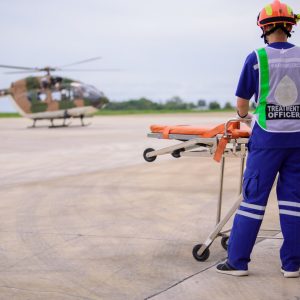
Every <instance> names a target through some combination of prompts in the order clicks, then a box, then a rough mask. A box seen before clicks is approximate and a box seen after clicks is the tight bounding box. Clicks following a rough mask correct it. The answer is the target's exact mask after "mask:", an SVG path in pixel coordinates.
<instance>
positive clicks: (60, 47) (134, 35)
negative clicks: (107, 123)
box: [0, 0, 300, 111]
mask: <svg viewBox="0 0 300 300" xmlns="http://www.w3.org/2000/svg"><path fill="white" fill-rule="evenodd" d="M268 2H271V1H267V2H265V1H261V0H251V1H241V0H230V1H225V0H220V1H218V0H216V1H214V2H212V1H202V0H147V1H146V0H84V1H82V0H75V1H74V0H73V1H71V0H51V1H46V0H26V1H23V0H1V2H0V11H1V18H0V36H1V50H0V51H1V52H0V53H1V56H0V64H11V65H20V66H28V67H43V66H46V65H51V66H59V65H64V64H68V63H72V62H76V61H80V60H84V59H87V58H90V57H95V56H101V57H102V59H101V60H99V61H95V62H92V63H88V64H85V65H81V66H78V67H82V68H118V69H121V71H119V72H100V73H99V72H98V73H75V72H73V73H70V72H68V73H67V72H64V73H57V75H63V76H67V77H70V78H73V79H77V80H80V81H83V82H85V83H89V84H93V85H94V86H96V87H97V88H98V89H100V90H101V91H103V92H104V93H105V94H106V95H107V97H108V98H110V99H111V100H118V101H121V100H127V99H129V98H139V97H148V98H150V99H152V100H156V101H162V100H166V99H168V98H171V97H172V96H180V97H181V98H183V99H184V100H187V101H197V100H198V99H206V100H208V101H210V100H218V101H220V102H222V103H224V102H226V101H231V102H232V103H234V101H235V97H234V94H235V89H236V85H237V81H238V78H239V75H240V71H241V68H242V66H243V63H244V60H245V58H246V56H247V55H248V54H249V53H250V52H251V51H252V50H254V49H255V48H258V47H261V46H263V45H264V44H263V40H262V39H261V38H260V35H261V31H260V29H259V27H257V26H256V17H257V15H258V12H259V11H260V9H261V8H262V7H263V6H264V5H265V4H267V3H268ZM288 4H289V5H290V6H291V7H292V8H293V9H294V12H295V13H300V2H299V0H289V2H288ZM290 41H291V42H293V43H295V44H298V45H300V28H297V27H296V29H295V34H294V36H293V37H292V39H291V40H290ZM4 71H5V70H3V72H4ZM3 72H2V70H1V71H0V88H7V87H9V86H10V83H11V82H13V81H14V80H17V79H20V78H22V77H24V76H22V74H20V75H4V74H3ZM2 99H3V98H2ZM2 99H0V111H9V110H13V108H12V106H11V104H10V103H9V101H8V100H7V99H4V100H2Z"/></svg>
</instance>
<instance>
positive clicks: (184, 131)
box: [143, 119, 279, 261]
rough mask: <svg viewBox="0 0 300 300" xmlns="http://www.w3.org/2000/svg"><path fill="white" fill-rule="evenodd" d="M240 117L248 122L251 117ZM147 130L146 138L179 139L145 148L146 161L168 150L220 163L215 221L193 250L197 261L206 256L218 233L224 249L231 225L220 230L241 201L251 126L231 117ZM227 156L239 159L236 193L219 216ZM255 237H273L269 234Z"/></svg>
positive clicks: (177, 154)
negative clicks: (214, 123)
mask: <svg viewBox="0 0 300 300" xmlns="http://www.w3.org/2000/svg"><path fill="white" fill-rule="evenodd" d="M243 121H244V122H250V121H251V120H243ZM150 130H151V132H150V133H148V135H147V136H148V137H149V138H157V139H169V140H177V141H180V143H179V144H176V145H173V146H169V147H165V148H162V149H159V150H155V149H153V148H147V149H145V151H144V153H143V157H144V159H145V160H146V161H147V162H153V161H154V160H156V158H157V157H158V156H160V155H166V154H171V155H172V156H173V157H175V158H179V157H182V156H188V157H212V158H213V159H214V160H215V161H217V162H220V163H221V164H220V182H219V195H218V204H217V215H216V225H215V228H214V229H213V231H212V232H211V233H210V234H209V236H208V237H207V239H206V240H205V242H204V243H203V244H197V245H195V246H194V248H193V251H192V253H193V256H194V258H195V259H196V260H197V261H205V260H207V259H208V257H209V255H210V251H209V247H210V246H211V244H212V243H213V241H214V240H215V239H216V238H217V237H219V236H220V237H221V245H222V247H223V248H224V249H225V250H227V247H228V239H229V233H230V231H231V229H229V230H226V231H222V229H223V227H224V226H225V225H226V223H227V222H228V221H229V219H230V218H231V217H232V215H233V214H234V213H235V211H236V210H237V209H238V207H239V206H240V203H241V202H242V180H243V173H244V166H245V158H246V155H247V144H248V141H249V137H250V134H251V130H250V128H249V127H248V126H247V125H245V124H244V123H242V122H241V120H239V119H230V120H228V121H227V122H226V123H225V124H220V125H218V126H216V127H212V128H205V127H195V126H188V125H177V126H164V125H152V126H151V127H150ZM227 157H235V158H239V159H240V173H239V197H238V199H237V200H236V202H235V203H234V205H233V206H232V208H231V209H230V210H229V211H228V212H227V213H226V215H225V216H224V217H223V218H222V220H221V213H222V200H223V183H224V169H225V159H226V158H227ZM268 231H276V232H277V231H279V230H272V229H268ZM258 237H259V238H274V237H270V236H258Z"/></svg>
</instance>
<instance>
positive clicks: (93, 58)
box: [58, 56, 102, 68]
mask: <svg viewBox="0 0 300 300" xmlns="http://www.w3.org/2000/svg"><path fill="white" fill-rule="evenodd" d="M101 58H102V57H101V56H97V57H92V58H89V59H85V60H81V61H77V62H74V63H71V64H67V65H62V66H58V68H64V67H70V66H74V65H79V64H84V63H87V62H90V61H94V60H98V59H101Z"/></svg>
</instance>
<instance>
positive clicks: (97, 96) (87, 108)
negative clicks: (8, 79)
mask: <svg viewBox="0 0 300 300" xmlns="http://www.w3.org/2000/svg"><path fill="white" fill-rule="evenodd" d="M100 58H101V57H95V58H90V59H86V60H82V61H79V62H75V63H72V64H68V65H63V66H59V67H50V66H47V67H43V68H30V67H21V66H11V65H0V68H6V69H15V70H18V71H13V72H12V71H10V72H6V73H5V74H20V73H39V72H43V73H44V75H42V76H29V77H26V78H23V79H20V80H17V81H15V82H13V83H11V86H10V88H6V89H0V97H3V96H11V97H12V99H13V100H14V103H15V106H16V109H17V110H18V112H19V114H20V115H21V116H23V117H26V118H29V119H32V120H33V124H32V126H30V127H32V128H34V127H36V122H37V121H39V120H49V121H50V122H51V125H50V126H49V128H54V127H66V126H69V125H70V123H66V121H67V120H68V119H72V118H80V120H81V126H86V125H89V124H85V123H84V118H85V117H91V116H93V115H94V114H95V113H96V112H97V111H98V110H99V109H101V108H104V107H105V105H106V104H107V103H108V102H109V100H108V98H107V97H106V96H105V94H104V93H103V92H101V91H99V90H98V89H97V88H95V87H94V86H92V85H90V84H86V83H83V82H81V81H78V80H73V79H70V78H67V77H61V76H54V75H52V72H56V71H105V70H103V69H100V70H97V69H68V67H70V66H73V65H78V64H83V63H87V62H90V61H94V60H97V59H100ZM107 70H109V69H107ZM56 119H60V120H62V121H63V122H62V124H60V125H55V124H54V120H56Z"/></svg>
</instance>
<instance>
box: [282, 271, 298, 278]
mask: <svg viewBox="0 0 300 300" xmlns="http://www.w3.org/2000/svg"><path fill="white" fill-rule="evenodd" d="M280 271H281V273H282V274H283V276H284V277H285V278H298V277H299V276H300V274H299V271H296V272H288V271H284V270H283V269H281V270H280Z"/></svg>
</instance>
